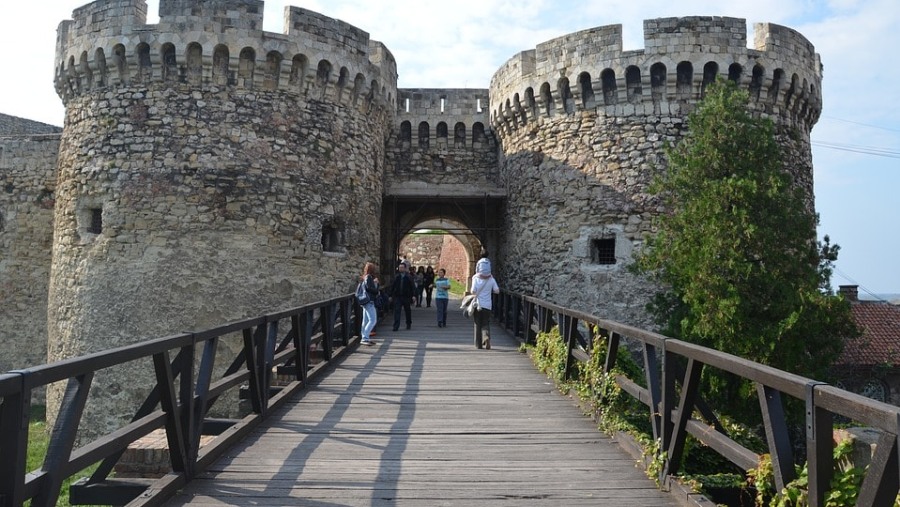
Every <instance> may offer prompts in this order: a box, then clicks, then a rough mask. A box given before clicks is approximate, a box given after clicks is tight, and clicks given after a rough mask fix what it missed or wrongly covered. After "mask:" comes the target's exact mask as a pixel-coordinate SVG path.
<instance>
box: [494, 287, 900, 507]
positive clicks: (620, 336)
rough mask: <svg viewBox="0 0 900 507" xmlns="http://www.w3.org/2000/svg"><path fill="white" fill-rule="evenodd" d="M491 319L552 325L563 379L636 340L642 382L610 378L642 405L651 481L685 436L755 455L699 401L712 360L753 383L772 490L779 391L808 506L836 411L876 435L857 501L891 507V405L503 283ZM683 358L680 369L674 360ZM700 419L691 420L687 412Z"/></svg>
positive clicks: (779, 443)
mask: <svg viewBox="0 0 900 507" xmlns="http://www.w3.org/2000/svg"><path fill="white" fill-rule="evenodd" d="M494 307H495V312H494V313H495V315H496V317H497V318H498V319H499V320H500V321H501V322H502V323H503V325H504V326H505V327H506V328H507V329H508V330H510V331H511V332H512V333H513V334H514V335H515V336H516V337H517V338H518V339H520V340H522V341H524V342H526V343H534V339H535V336H536V334H537V333H538V332H542V331H543V332H546V331H549V330H550V329H552V328H553V327H554V326H559V332H560V335H561V336H562V338H563V340H565V341H566V343H567V348H568V359H567V362H566V375H567V377H568V376H569V375H570V374H571V373H572V372H573V371H574V367H575V362H576V361H581V362H586V361H588V360H589V357H590V356H589V355H588V354H589V352H590V351H591V349H592V347H594V346H595V345H598V344H601V343H603V342H602V341H601V340H599V339H598V338H599V337H601V336H603V337H605V338H608V340H606V343H607V344H608V348H607V350H606V352H605V356H604V357H605V361H604V367H603V368H604V372H609V371H611V370H612V368H613V367H614V366H615V364H616V358H617V354H619V348H620V347H621V346H622V343H623V342H624V341H630V343H633V344H638V345H640V347H641V350H642V351H643V362H644V368H643V372H644V375H645V378H644V379H643V380H644V381H645V382H646V385H647V386H648V388H646V389H645V388H643V387H641V386H639V385H638V384H637V383H635V381H634V380H633V379H629V378H626V377H624V376H619V377H617V379H616V381H617V383H618V384H619V385H620V386H621V387H622V389H623V390H624V391H625V392H627V393H629V394H630V395H631V396H632V397H634V398H636V399H638V400H640V401H641V402H642V403H644V404H646V405H647V406H648V407H650V423H651V426H652V431H653V438H654V439H655V440H657V441H659V442H660V443H661V447H660V448H661V450H662V451H663V452H664V464H663V467H662V471H661V472H660V480H661V482H662V483H664V484H665V481H666V480H667V479H668V478H669V476H672V475H675V474H677V473H678V471H679V468H680V466H681V460H682V453H683V451H684V445H685V438H686V436H687V434H690V435H692V436H693V437H694V438H696V439H697V440H699V441H700V442H702V443H704V444H705V445H707V446H709V447H710V448H712V449H714V450H715V451H716V452H718V453H719V454H720V455H722V456H724V457H725V458H727V459H728V460H729V461H731V462H732V463H734V464H735V465H737V466H739V467H741V468H742V469H744V470H747V469H750V468H755V467H757V466H758V464H759V460H760V455H758V454H756V453H755V452H753V451H751V450H750V449H747V448H745V447H743V446H742V445H740V444H739V443H737V442H736V441H734V440H733V439H731V438H729V436H728V434H727V433H726V431H725V430H724V428H723V427H722V426H721V425H720V424H718V421H717V419H716V417H715V415H714V414H713V413H712V411H711V410H709V409H708V407H707V406H706V405H705V404H704V403H703V402H702V394H703V393H701V392H700V389H699V386H700V374H701V372H702V370H703V368H704V367H709V368H717V369H719V370H723V371H728V372H731V373H733V374H734V375H737V376H740V377H742V378H744V379H747V380H750V381H752V382H754V383H755V385H756V390H757V393H758V396H759V400H760V409H761V412H762V418H763V421H764V424H765V433H766V439H767V444H768V449H769V453H770V455H771V460H772V465H773V469H774V475H775V485H776V487H777V488H778V490H779V491H780V490H781V489H782V488H783V487H784V486H785V484H787V483H789V482H790V481H791V480H793V479H794V478H795V469H794V456H793V447H792V445H791V441H790V437H789V432H788V424H787V421H786V418H785V411H784V406H783V403H782V396H785V395H786V396H790V397H793V398H796V399H799V400H802V401H804V402H805V404H806V425H805V436H806V463H807V467H808V474H809V484H808V490H809V505H810V506H813V507H822V506H824V505H825V498H826V495H827V492H828V490H829V488H830V482H831V476H832V470H833V453H832V451H833V437H832V432H833V429H834V420H835V416H836V415H838V416H843V417H846V418H847V419H849V420H852V421H855V422H857V423H860V424H862V425H865V426H869V427H872V428H876V429H878V430H879V431H880V433H881V437H880V439H879V440H878V443H877V446H876V449H875V451H874V455H873V457H872V462H871V464H870V465H869V468H868V471H867V473H866V475H865V478H864V480H863V483H862V487H861V491H860V495H859V498H858V500H857V504H856V505H858V506H865V507H868V506H878V507H882V506H884V507H890V506H893V505H894V499H895V498H896V497H897V493H898V489H900V466H898V435H900V407H896V406H893V405H888V404H885V403H881V402H878V401H875V400H872V399H869V398H866V397H863V396H860V395H857V394H854V393H850V392H847V391H844V390H841V389H838V388H836V387H833V386H830V385H828V384H825V383H823V382H817V381H815V380H811V379H808V378H804V377H800V376H798V375H793V374H790V373H787V372H784V371H781V370H777V369H775V368H770V367H768V366H764V365H761V364H758V363H754V362H752V361H748V360H746V359H742V358H740V357H737V356H733V355H731V354H727V353H724V352H720V351H717V350H713V349H709V348H705V347H700V346H697V345H694V344H691V343H687V342H684V341H680V340H675V339H671V338H667V337H665V336H662V335H660V334H657V333H652V332H649V331H645V330H642V329H638V328H634V327H631V326H627V325H623V324H620V323H617V322H612V321H608V320H604V319H601V318H599V317H595V316H593V315H588V314H586V313H582V312H578V311H574V310H570V309H566V308H562V307H559V306H556V305H554V304H551V303H548V302H546V301H542V300H539V299H536V298H533V297H529V296H524V295H521V294H515V293H511V292H508V291H504V292H502V293H501V294H500V296H498V301H497V303H496V304H495V305H494ZM684 364H686V368H684V367H682V366H680V365H684ZM695 411H696V412H698V413H700V414H701V415H702V417H703V419H705V420H706V421H710V422H709V423H706V422H703V421H701V420H698V419H695V418H694V417H693V415H694V412H695Z"/></svg>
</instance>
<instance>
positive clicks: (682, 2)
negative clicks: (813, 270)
mask: <svg viewBox="0 0 900 507" xmlns="http://www.w3.org/2000/svg"><path fill="white" fill-rule="evenodd" d="M85 3H86V2H84V1H81V0H43V1H41V2H22V1H14V2H4V6H3V11H4V12H3V15H2V16H0V47H3V48H5V50H4V58H3V66H2V69H3V72H2V73H0V112H2V113H5V114H11V115H14V116H20V117H23V118H29V119H32V120H37V121H42V122H45V123H51V124H54V125H62V122H63V108H62V104H61V102H60V100H59V98H58V97H57V96H56V93H55V91H54V89H53V58H54V47H55V41H56V27H57V25H58V24H59V22H60V21H62V20H63V19H69V18H71V14H72V10H73V9H75V8H77V7H79V6H81V5H84V4H85ZM147 3H148V7H149V9H148V12H149V13H150V15H149V22H150V23H154V22H155V20H156V19H158V17H157V11H158V0H151V1H148V2H147ZM265 5H266V10H265V22H264V28H265V29H266V30H268V31H273V32H281V31H282V25H283V15H282V14H283V10H284V6H285V5H296V6H300V7H305V8H308V9H311V10H314V11H317V12H320V13H322V14H325V15H327V16H330V17H333V18H337V19H341V20H343V21H346V22H348V23H350V24H352V25H355V26H357V27H358V28H361V29H362V30H365V31H367V32H369V34H370V36H371V38H372V39H375V40H379V41H381V42H383V43H384V44H385V45H386V46H387V47H388V49H390V50H391V52H392V53H393V54H394V56H395V58H396V60H397V66H398V72H399V85H400V87H401V88H487V87H488V85H489V84H490V79H491V76H492V75H493V73H494V72H495V71H496V70H497V69H498V67H499V66H500V65H501V64H503V62H505V61H506V60H508V59H509V58H510V57H511V56H513V55H515V54H516V53H518V52H519V51H523V50H526V49H533V48H534V47H535V46H536V45H537V44H538V43H540V42H543V41H546V40H548V39H552V38H555V37H558V36H560V35H565V34H567V33H571V32H574V31H578V30H582V29H586V28H592V27H596V26H602V25H610V24H622V25H623V32H624V38H625V49H642V48H643V32H642V30H643V28H642V27H643V25H642V21H643V20H644V19H649V18H657V17H669V16H732V17H739V18H744V19H746V20H747V25H748V31H749V32H750V33H749V35H748V40H749V41H751V43H752V40H753V35H752V30H753V23H757V22H772V23H778V24H782V25H786V26H789V27H791V28H794V29H796V30H798V31H800V32H801V33H802V34H803V35H805V36H806V37H807V38H808V39H809V40H810V41H811V42H812V43H813V45H815V47H816V51H817V52H818V53H819V54H820V55H821V57H822V63H823V65H824V68H825V72H824V81H823V86H822V87H823V96H824V109H823V112H822V117H821V118H820V120H819V123H818V124H817V126H816V127H815V128H814V129H813V133H812V139H813V162H814V164H815V192H816V209H817V211H818V212H819V213H820V215H821V226H820V230H819V233H820V236H821V235H824V234H828V235H829V236H831V239H832V242H835V243H838V244H839V245H840V246H841V253H840V258H839V260H838V263H837V268H838V271H837V273H836V275H835V277H834V280H833V283H834V285H835V287H836V286H837V285H842V284H859V285H860V290H861V292H862V293H863V294H864V293H865V292H872V293H878V294H881V293H900V266H898V263H900V259H898V252H900V223H898V218H900V198H898V193H900V65H897V64H896V58H895V55H894V53H895V52H896V51H898V48H900V2H898V1H897V0H862V1H854V0H830V1H828V0H730V1H729V2H722V1H721V0H679V1H677V2H673V1H672V0H649V1H644V0H638V1H635V0H602V1H601V0H596V1H587V2H585V1H577V2H576V1H571V0H516V1H514V0H477V1H476V0H456V1H454V2H428V1H421V0H419V1H408V0H394V1H390V2H382V1H377V0H347V1H345V0H321V1H318V0H316V1H303V0H289V1H282V0H278V1H276V0H268V1H267V2H266V4H265Z"/></svg>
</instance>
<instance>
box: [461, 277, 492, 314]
mask: <svg viewBox="0 0 900 507" xmlns="http://www.w3.org/2000/svg"><path fill="white" fill-rule="evenodd" d="M486 286H487V282H485V283H484V284H483V285H482V286H481V287H479V289H478V292H476V293H475V294H469V295H468V296H466V297H464V298H463V300H462V304H460V305H459V308H460V309H461V310H462V311H463V315H465V316H466V317H471V316H472V315H474V314H475V310H477V309H478V294H480V293H481V291H482V289H484V288H485V287H486Z"/></svg>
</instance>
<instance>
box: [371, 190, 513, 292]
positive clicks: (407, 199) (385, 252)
mask: <svg viewBox="0 0 900 507" xmlns="http://www.w3.org/2000/svg"><path fill="white" fill-rule="evenodd" d="M503 203H504V199H503V196H498V195H487V194H485V195H482V196H437V195H417V196H413V195H404V196H402V197H400V196H385V199H384V202H383V206H382V220H381V238H382V240H381V265H382V266H383V267H384V268H387V269H382V275H383V276H384V277H385V278H386V279H387V278H389V275H393V271H394V268H395V265H396V263H397V261H398V258H399V255H400V254H402V253H403V252H400V242H401V241H402V240H403V238H404V237H406V236H407V235H409V234H410V233H413V232H415V231H417V230H421V229H433V230H442V231H445V232H446V233H447V234H449V235H451V236H453V237H454V238H456V239H457V240H459V241H460V243H461V244H462V245H463V247H464V249H465V251H466V257H467V261H468V269H467V270H466V275H465V278H466V279H468V277H470V276H471V275H472V273H473V272H474V267H475V261H476V260H477V259H478V256H479V255H480V253H481V251H482V249H487V250H488V251H489V252H490V251H492V250H493V251H496V250H497V249H498V247H499V241H500V234H499V233H500V225H501V224H500V222H501V220H502V213H501V210H502V206H503Z"/></svg>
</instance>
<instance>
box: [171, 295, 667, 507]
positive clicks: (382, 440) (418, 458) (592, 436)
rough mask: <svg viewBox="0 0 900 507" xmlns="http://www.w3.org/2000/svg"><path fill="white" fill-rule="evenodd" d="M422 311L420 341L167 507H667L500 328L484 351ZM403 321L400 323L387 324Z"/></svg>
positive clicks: (324, 388)
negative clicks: (582, 506)
mask: <svg viewBox="0 0 900 507" xmlns="http://www.w3.org/2000/svg"><path fill="white" fill-rule="evenodd" d="M458 305H459V302H458V301H456V302H454V301H452V300H451V302H450V310H449V316H448V326H447V327H446V328H438V327H437V324H436V319H435V313H434V312H435V309H434V308H414V309H413V325H412V329H411V330H404V329H403V327H402V326H401V331H397V332H393V331H391V322H382V323H381V324H380V325H379V326H378V334H377V336H376V339H377V340H378V345H376V346H374V347H361V348H360V349H359V350H358V351H356V352H355V353H353V354H351V355H350V356H348V357H347V358H346V359H344V360H343V361H341V362H340V363H339V364H337V366H336V367H335V369H334V370H333V371H331V372H330V373H329V374H327V375H325V376H323V377H322V378H321V380H319V382H318V383H317V384H316V385H314V386H312V388H311V389H310V390H308V391H304V392H302V393H300V394H299V395H298V396H297V397H296V398H295V399H294V400H292V401H289V402H288V403H287V404H286V406H285V407H284V408H282V409H281V410H279V411H278V412H277V413H275V414H272V416H271V417H270V418H269V419H268V421H267V422H266V423H264V424H263V425H262V426H261V427H260V428H258V429H257V430H256V431H255V432H254V433H253V434H251V435H250V436H248V438H247V439H246V440H245V441H244V442H243V443H241V444H238V445H237V446H235V447H234V448H233V449H232V450H231V451H229V452H228V453H227V455H226V456H224V457H223V458H222V459H220V460H219V462H217V463H216V464H214V465H213V466H212V467H210V468H209V469H208V471H207V472H206V473H204V474H203V475H201V476H200V477H198V478H196V479H195V480H194V481H193V482H191V483H190V484H188V485H187V486H186V487H185V489H184V490H182V491H181V492H180V493H179V494H178V495H177V496H175V497H174V498H173V499H172V500H171V501H170V502H169V503H168V505H303V506H397V507H405V506H410V507H413V506H415V507H420V506H421V507H425V506H428V507H434V506H440V505H452V506H487V507H491V506H500V505H503V506H516V507H521V506H525V507H527V506H556V505H559V506H581V505H614V506H668V505H677V502H676V501H675V499H674V497H672V496H670V495H668V494H667V493H664V492H661V491H659V490H658V489H657V488H656V486H655V484H654V483H653V482H652V481H651V480H649V479H648V478H647V477H646V475H645V474H644V472H643V471H642V470H639V469H638V468H636V467H635V461H634V459H632V458H631V457H630V456H629V455H628V454H627V453H625V452H624V451H623V450H622V449H621V448H619V447H618V445H617V444H616V443H615V442H613V441H612V440H610V439H609V438H607V437H606V436H604V435H603V434H601V433H600V432H598V430H597V429H596V427H595V425H594V423H593V422H592V421H591V420H590V419H589V418H587V417H585V416H583V415H582V414H581V413H580V411H579V410H578V408H576V406H575V405H574V403H573V402H572V401H571V400H568V399H566V398H565V397H563V396H561V395H560V394H559V393H558V392H557V391H556V389H555V388H554V386H553V385H552V384H551V382H550V381H549V380H548V379H547V378H546V377H545V376H544V375H542V374H540V373H539V372H537V371H535V369H534V368H533V366H532V365H531V362H530V360H529V358H528V357H527V356H526V355H524V354H521V353H519V352H518V351H517V348H518V343H517V342H516V341H515V340H513V339H512V338H511V337H509V335H507V334H506V333H505V332H504V331H503V330H502V329H501V328H500V326H497V325H494V326H493V330H494V336H493V338H492V346H493V349H492V350H476V349H475V347H474V341H473V337H472V324H471V321H468V320H466V319H465V318H464V317H463V316H462V314H461V313H460V312H459V310H458V309H457V308H458ZM386 320H390V316H389V317H388V318H387V319H386Z"/></svg>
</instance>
